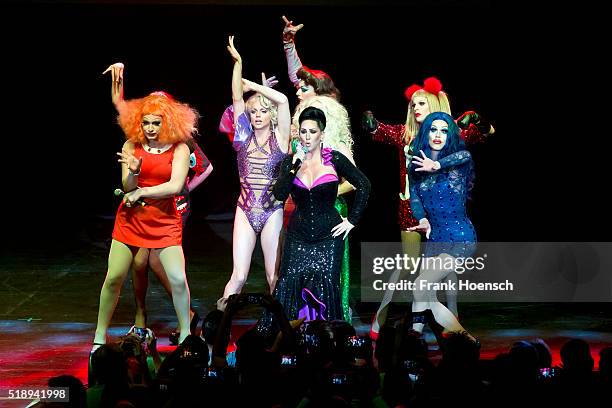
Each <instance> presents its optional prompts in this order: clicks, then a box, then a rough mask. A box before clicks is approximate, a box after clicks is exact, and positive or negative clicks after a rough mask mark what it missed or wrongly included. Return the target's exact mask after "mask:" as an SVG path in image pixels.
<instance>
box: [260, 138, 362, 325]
mask: <svg viewBox="0 0 612 408" xmlns="http://www.w3.org/2000/svg"><path fill="white" fill-rule="evenodd" d="M322 157H323V160H324V163H325V164H326V165H331V166H333V167H334V169H335V170H336V173H337V175H338V178H340V179H342V178H345V179H346V180H348V182H349V183H351V184H352V185H353V186H354V187H355V189H356V195H355V200H354V203H353V206H352V208H351V211H350V213H349V214H348V217H347V218H348V221H349V222H350V223H351V224H353V225H356V224H357V222H358V221H359V219H360V218H361V215H362V213H363V211H364V209H365V207H366V204H367V201H368V196H369V193H370V181H369V180H368V178H367V177H366V176H365V175H364V174H363V173H362V172H361V171H360V170H359V169H357V168H356V167H355V166H354V165H353V164H352V163H351V162H350V161H349V160H348V159H347V158H346V157H345V156H344V155H342V153H339V152H337V151H335V150H331V149H324V150H323V151H322ZM291 167H292V157H291V156H289V157H287V158H285V160H284V161H283V162H282V164H281V174H280V176H279V178H278V179H277V181H276V184H275V186H274V195H275V197H276V198H277V199H278V200H281V201H284V200H286V199H287V197H288V196H289V194H291V196H292V198H293V201H294V202H295V205H296V208H295V211H294V212H293V214H292V216H291V219H290V221H289V225H288V227H287V234H286V237H285V246H284V249H283V254H282V260H281V267H280V276H279V279H278V282H277V283H276V287H275V289H274V293H273V295H274V297H275V298H276V299H278V300H279V301H280V303H281V304H282V305H283V307H284V309H285V312H286V314H287V317H288V318H289V320H293V319H297V318H298V314H299V313H300V310H302V309H303V307H304V306H305V301H306V300H305V299H304V297H303V289H304V288H306V289H308V290H309V291H310V292H311V293H312V295H314V297H316V298H317V299H318V300H319V301H320V302H322V303H324V304H325V307H324V311H323V313H322V315H323V316H322V317H323V318H324V319H326V320H334V319H342V318H343V313H342V299H341V292H340V271H341V267H342V254H343V251H344V241H343V239H342V238H343V236H342V235H340V236H338V237H335V238H334V237H332V232H331V230H332V228H333V227H335V226H336V225H338V224H340V223H341V222H342V218H341V217H340V215H339V214H338V211H336V209H335V208H334V202H335V200H336V196H337V194H338V180H337V178H336V179H335V180H331V181H328V182H323V183H320V184H316V183H315V185H314V186H313V187H311V188H310V189H308V188H306V187H305V186H304V185H303V184H302V183H299V182H294V179H295V174H294V173H293V172H291V171H290V170H291ZM264 320H265V318H264Z"/></svg>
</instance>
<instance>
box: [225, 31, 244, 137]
mask: <svg viewBox="0 0 612 408" xmlns="http://www.w3.org/2000/svg"><path fill="white" fill-rule="evenodd" d="M227 50H228V51H229V53H230V55H231V56H232V58H233V60H234V70H233V72H232V106H233V107H234V125H235V124H236V123H237V122H238V117H240V115H242V112H244V109H245V108H244V106H245V105H244V99H243V97H242V96H243V90H242V57H241V56H240V54H239V53H238V50H236V47H234V36H233V35H230V36H229V44H228V46H227Z"/></svg>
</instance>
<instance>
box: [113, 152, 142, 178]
mask: <svg viewBox="0 0 612 408" xmlns="http://www.w3.org/2000/svg"><path fill="white" fill-rule="evenodd" d="M117 156H119V157H120V159H118V160H117V161H118V162H119V163H123V164H125V165H126V166H127V168H128V170H129V171H130V172H131V173H132V174H134V175H136V174H138V173H140V167H141V166H142V157H141V158H136V156H134V155H133V154H132V153H130V152H128V151H127V150H125V149H123V150H121V153H117Z"/></svg>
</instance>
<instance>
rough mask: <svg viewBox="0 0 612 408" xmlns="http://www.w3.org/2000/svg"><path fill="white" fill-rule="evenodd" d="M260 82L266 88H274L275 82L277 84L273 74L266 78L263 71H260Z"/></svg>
mask: <svg viewBox="0 0 612 408" xmlns="http://www.w3.org/2000/svg"><path fill="white" fill-rule="evenodd" d="M261 84H262V85H263V86H267V87H268V88H274V87H275V86H276V84H278V80H277V79H276V77H275V76H274V75H272V76H271V77H270V78H266V74H265V72H262V73H261Z"/></svg>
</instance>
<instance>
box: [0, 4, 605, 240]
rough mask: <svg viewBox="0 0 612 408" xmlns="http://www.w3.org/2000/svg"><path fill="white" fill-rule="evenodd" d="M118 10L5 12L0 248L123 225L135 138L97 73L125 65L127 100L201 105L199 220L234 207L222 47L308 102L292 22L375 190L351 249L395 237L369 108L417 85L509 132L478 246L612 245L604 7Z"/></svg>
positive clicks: (482, 193) (494, 144)
mask: <svg viewBox="0 0 612 408" xmlns="http://www.w3.org/2000/svg"><path fill="white" fill-rule="evenodd" d="M123 3H124V4H120V2H113V1H89V2H62V1H60V2H27V1H26V2H21V3H12V4H5V5H3V6H2V10H1V11H2V15H3V17H4V18H3V20H4V21H5V22H6V24H5V25H3V26H2V28H0V34H1V36H2V38H3V40H2V43H3V47H2V48H3V51H2V54H3V62H2V78H3V89H4V95H3V96H4V98H3V99H4V103H3V105H4V107H3V108H2V109H3V112H4V114H3V122H4V134H3V136H2V138H3V140H4V148H5V151H4V155H3V158H4V160H3V161H2V162H3V174H4V176H5V183H4V184H5V188H4V193H3V198H4V200H3V202H4V204H5V206H6V209H5V210H4V211H3V212H4V216H5V217H4V218H5V223H4V226H5V233H4V234H2V235H3V237H2V239H3V241H4V242H3V248H5V249H7V248H9V249H10V248H11V247H23V246H24V245H26V246H30V247H33V248H37V247H40V248H48V247H51V246H59V247H66V248H67V246H66V245H69V244H71V243H76V242H82V240H83V238H84V237H85V238H87V237H88V236H90V235H92V234H93V235H95V232H92V231H91V230H92V229H95V228H96V227H95V226H96V225H98V223H99V222H100V220H103V219H107V220H108V219H109V218H110V217H112V216H113V215H114V212H115V211H116V206H117V203H118V201H117V199H115V198H114V197H113V195H112V191H113V189H115V188H117V187H119V186H120V170H119V166H118V164H117V162H116V156H115V152H117V151H119V150H120V148H121V145H122V143H123V135H122V133H121V130H120V128H119V127H118V126H117V125H116V122H115V111H114V108H113V106H112V104H111V102H110V76H102V75H101V73H102V71H103V70H104V69H105V68H106V67H107V66H108V65H109V64H111V63H113V62H117V61H121V62H123V63H125V65H126V71H125V86H126V98H134V97H142V96H144V95H146V94H148V93H149V92H151V91H154V90H160V89H161V90H165V91H167V92H169V93H171V94H173V95H175V96H176V97H177V98H178V99H180V100H181V101H185V102H187V103H189V104H191V105H192V106H194V107H195V108H197V109H198V110H199V112H200V113H201V115H202V119H201V121H200V133H201V136H200V140H199V141H200V144H201V146H202V147H203V149H204V151H205V152H206V154H207V156H208V157H209V158H210V160H211V161H212V163H213V165H214V167H215V170H214V172H213V173H212V175H211V177H210V178H209V179H207V180H206V181H205V182H204V183H203V184H202V185H201V186H200V187H199V188H198V189H197V190H196V191H195V192H194V193H193V195H192V198H193V207H192V208H193V212H192V216H193V217H194V218H195V219H202V218H203V217H207V216H209V215H215V214H221V213H228V212H230V213H231V212H233V208H234V206H235V201H236V197H237V194H238V177H237V170H236V163H235V154H234V151H233V149H232V148H231V145H230V143H229V141H228V140H227V137H226V136H225V135H223V134H220V133H218V131H217V126H218V122H219V118H220V115H221V113H222V112H223V110H224V108H225V107H226V106H227V105H228V104H229V103H230V102H231V94H230V77H231V70H232V61H231V58H230V57H229V55H228V53H227V51H226V49H225V46H226V44H227V36H228V35H230V34H233V35H235V36H236V46H237V48H238V50H239V51H240V52H241V54H242V56H243V60H244V76H245V77H247V78H250V79H253V80H256V81H259V78H260V72H261V71H264V72H266V73H267V74H268V75H273V74H274V75H276V76H277V77H278V78H279V80H280V84H279V85H278V86H277V89H279V90H281V91H282V92H285V93H286V94H287V95H288V96H289V99H290V101H291V102H292V106H295V101H296V99H295V97H294V93H295V90H294V89H293V88H292V87H291V86H290V83H289V80H288V78H287V74H286V63H285V57H284V53H283V51H282V45H281V39H280V35H281V31H282V28H283V22H282V20H281V15H283V14H285V15H287V16H288V17H289V18H290V19H293V20H294V21H295V24H299V23H304V24H305V27H304V29H303V30H301V31H300V32H299V33H298V35H297V40H296V43H297V47H298V52H299V54H300V57H301V59H302V62H303V63H304V64H306V65H308V66H309V67H312V68H316V69H322V70H324V71H326V72H328V73H329V74H330V75H331V76H332V78H334V80H335V82H336V85H337V86H338V88H339V89H340V90H341V92H342V103H343V104H345V106H346V107H347V109H348V111H349V114H350V115H351V117H352V120H353V131H354V135H353V136H354V139H355V157H356V161H357V163H358V165H359V167H360V168H361V169H362V170H363V171H364V172H365V173H366V175H368V177H369V178H370V179H371V181H372V185H373V192H372V196H371V200H370V204H369V207H368V209H367V212H366V214H365V216H364V218H363V221H362V223H361V225H360V226H359V228H358V229H356V230H355V233H354V235H355V238H354V239H353V240H352V242H353V245H358V243H359V241H394V240H397V239H398V238H399V234H398V230H397V224H396V214H397V211H396V210H397V201H398V191H399V176H398V158H397V152H396V150H395V148H392V147H390V146H386V145H381V144H377V143H373V142H372V141H371V140H370V139H369V137H368V136H364V135H363V134H362V133H361V132H360V130H359V126H358V123H359V117H360V113H361V112H362V111H363V110H364V109H371V110H373V111H374V113H375V115H376V116H377V118H378V119H379V120H383V121H388V122H391V123H403V122H404V121H405V114H406V107H407V102H406V100H405V98H404V96H403V91H404V89H405V88H406V87H407V86H408V85H410V84H412V83H415V82H416V83H422V80H423V79H424V78H426V77H428V76H431V75H435V76H437V77H438V78H440V79H441V81H442V83H443V85H444V90H445V91H446V92H447V93H448V94H449V98H450V100H451V107H452V110H453V114H454V116H455V117H457V116H459V115H460V114H461V113H462V112H463V111H465V110H467V109H474V110H476V111H478V112H479V113H481V114H482V115H483V116H485V117H487V118H489V119H490V120H491V121H492V122H493V123H494V125H495V128H496V129H497V132H496V133H495V135H493V136H492V137H491V138H490V139H489V140H488V141H487V142H486V143H484V144H482V145H479V146H476V147H475V148H474V149H473V150H472V153H473V155H474V158H475V163H476V172H477V174H476V176H477V179H476V187H475V190H474V192H473V200H472V201H471V202H470V204H469V205H470V207H469V210H470V215H471V218H472V220H473V222H474V224H475V226H476V229H477V232H478V235H479V239H480V240H481V241H608V240H609V239H610V238H609V233H608V232H609V227H610V222H609V220H610V217H609V215H608V207H609V206H608V205H607V200H608V199H607V193H606V188H607V187H606V184H605V178H606V174H607V169H606V167H607V161H609V158H608V156H609V155H608V154H607V153H608V152H609V150H608V146H609V142H608V139H609V137H610V134H609V132H606V129H607V128H608V127H609V126H608V124H607V122H609V119H606V117H599V118H598V117H596V116H595V115H594V114H593V112H594V111H595V110H596V108H597V106H598V103H597V102H596V100H595V99H593V98H594V97H593V96H592V95H595V94H599V95H602V94H603V91H602V89H603V84H604V83H607V82H608V81H607V80H606V79H605V77H601V76H599V74H598V73H597V70H598V69H599V67H600V66H601V64H600V63H599V61H600V60H601V59H602V58H603V54H604V53H605V51H604V50H603V49H599V51H595V52H591V49H595V50H597V47H596V43H595V42H597V41H599V40H601V38H602V37H601V36H600V34H601V33H600V31H604V30H605V27H604V26H601V25H598V24H596V23H595V21H594V20H595V19H596V18H597V16H598V15H599V13H598V10H596V9H591V8H588V7H587V6H586V5H583V6H581V7H580V8H578V7H576V6H572V8H571V9H570V8H568V9H560V8H559V6H558V5H556V3H552V2H551V3H550V4H548V3H547V2H543V3H542V2H538V3H537V6H534V5H533V4H531V3H530V2H526V1H525V2H521V1H518V2H494V1H476V0H475V1H451V0H439V1H432V2H425V1H421V2H416V1H406V2H394V1H382V2H376V5H374V2H368V1H354V2H351V1H340V2H336V3H334V4H336V6H328V5H324V4H325V3H323V2H312V1H311V2H308V3H309V4H310V5H305V4H299V3H300V2H293V3H292V2H288V1H285V2H282V1H279V2H273V1H270V2H267V3H266V2H249V4H248V5H241V4H238V3H239V2H232V4H231V5H220V4H216V5H215V4H206V3H210V2H205V1H202V2H199V4H197V3H198V2H178V3H175V4H164V3H165V2H137V1H130V2H123ZM147 3H149V4H147ZM153 3H156V4H153ZM179 3H180V4H179ZM255 3H259V4H255ZM283 3H284V5H283ZM301 3H304V2H301ZM500 3H501V4H500ZM534 7H537V8H534ZM585 21H587V23H588V24H587V28H581V25H580V24H581V22H585ZM591 21H592V22H593V23H592V24H591V23H590V22H591ZM107 224H109V223H107ZM109 225H110V226H111V227H112V222H111V223H110V224H109ZM104 228H108V227H104ZM103 233H104V234H107V233H108V234H109V235H110V230H104V231H103Z"/></svg>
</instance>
